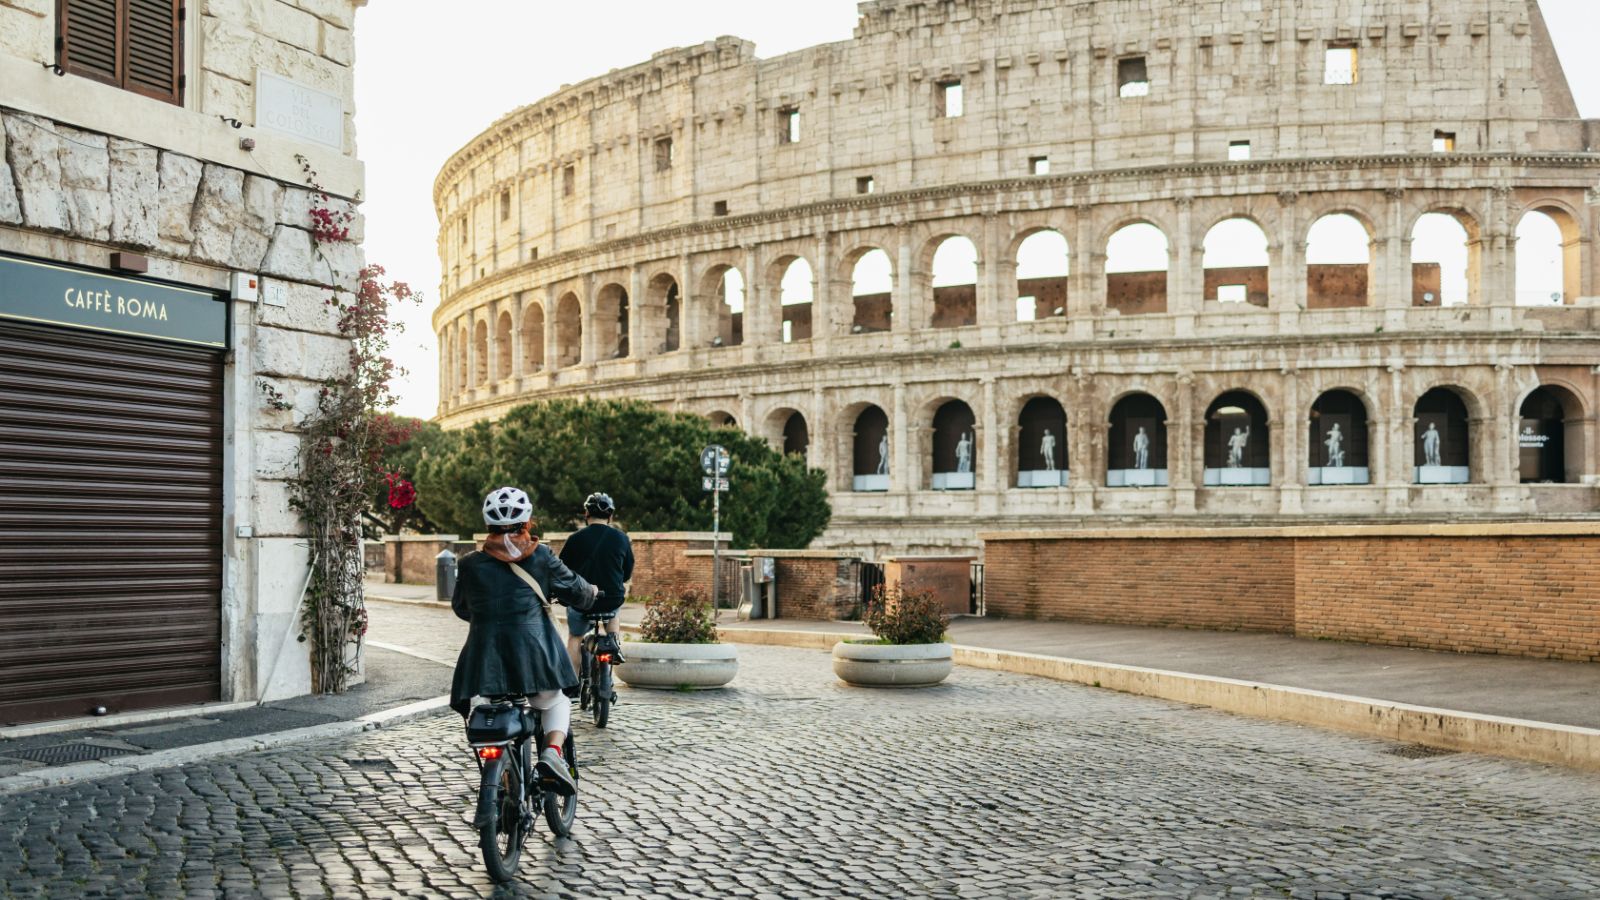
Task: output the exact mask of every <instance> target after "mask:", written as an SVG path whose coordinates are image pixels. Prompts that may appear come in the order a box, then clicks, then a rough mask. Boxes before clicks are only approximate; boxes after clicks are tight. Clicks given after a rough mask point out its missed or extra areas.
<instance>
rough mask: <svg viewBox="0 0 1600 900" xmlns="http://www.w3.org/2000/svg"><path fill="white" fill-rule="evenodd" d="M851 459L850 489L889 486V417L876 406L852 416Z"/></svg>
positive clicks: (870, 489)
mask: <svg viewBox="0 0 1600 900" xmlns="http://www.w3.org/2000/svg"><path fill="white" fill-rule="evenodd" d="M851 460H852V465H851V471H852V473H853V476H854V477H853V479H852V482H851V486H852V488H853V489H854V490H857V491H887V490H888V489H889V417H888V416H887V415H886V414H884V411H883V410H881V409H879V408H878V407H876V406H868V407H867V408H866V409H863V410H862V411H861V412H860V413H859V414H857V415H856V423H855V433H854V436H853V438H852V446H851Z"/></svg>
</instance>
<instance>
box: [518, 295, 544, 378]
mask: <svg viewBox="0 0 1600 900" xmlns="http://www.w3.org/2000/svg"><path fill="white" fill-rule="evenodd" d="M543 368H544V307H543V306H541V305H539V304H537V303H530V304H528V308H527V309H525V310H523V311H522V374H524V375H529V374H532V373H534V372H538V371H540V370H542V369H543Z"/></svg>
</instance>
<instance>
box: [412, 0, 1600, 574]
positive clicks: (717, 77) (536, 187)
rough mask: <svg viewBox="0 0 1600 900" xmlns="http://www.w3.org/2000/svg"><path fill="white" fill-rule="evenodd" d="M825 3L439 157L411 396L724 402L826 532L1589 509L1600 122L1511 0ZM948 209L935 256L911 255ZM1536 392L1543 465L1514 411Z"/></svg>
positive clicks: (898, 545)
mask: <svg viewBox="0 0 1600 900" xmlns="http://www.w3.org/2000/svg"><path fill="white" fill-rule="evenodd" d="M860 12H861V18H860V23H859V25H858V27H857V30H856V34H855V36H854V37H853V38H852V39H850V40H847V41H841V42H838V43H834V44H827V45H823V46H819V47H814V48H810V49H807V50H802V51H798V52H795V53H790V54H786V55H783V56H780V57H776V58H773V59H766V60H763V59H758V58H757V57H756V56H755V55H754V47H753V46H752V45H751V44H749V43H748V42H745V41H741V40H737V39H734V38H726V37H725V38H719V39H717V40H716V41H713V42H708V43H706V44H703V45H699V46H696V47H689V48H680V49H675V50H669V51H664V52H662V53H659V54H657V55H655V56H654V57H653V58H652V59H651V60H649V61H648V62H645V63H641V64H639V65H636V66H633V67H630V68H627V69H621V70H616V71H613V72H611V73H609V74H607V75H604V76H601V77H598V78H594V79H590V80H588V81H585V82H582V83H579V84H577V85H574V86H571V87H567V88H564V89H563V90H561V91H560V92H558V93H556V94H554V95H552V96H550V97H547V98H545V99H543V100H540V101H538V102H536V103H533V104H531V105H529V106H526V107H523V108H521V109H519V110H516V111H515V112H513V113H511V114H509V115H507V116H506V117H504V118H502V119H501V120H500V121H498V122H496V123H495V124H494V125H493V126H491V127H490V128H489V129H488V130H486V131H485V132H484V133H483V134H482V135H480V136H479V137H477V138H475V139H474V140H473V141H472V142H471V143H469V144H468V145H467V146H466V147H465V148H463V149H462V150H461V151H460V152H458V153H457V154H456V155H455V156H454V157H452V158H451V159H450V160H449V161H448V162H447V164H446V165H445V167H444V169H443V171H442V172H441V173H440V175H439V178H438V180H437V182H436V185H435V202H436V207H437V210H438V214H439V217H440V236H439V254H440V259H441V262H442V263H443V271H444V283H443V285H442V289H441V298H442V300H441V303H440V306H439V308H438V310H437V311H436V312H435V316H434V323H435V327H436V330H437V331H438V333H439V336H440V352H441V397H442V400H441V404H440V420H441V421H442V422H443V423H444V424H446V425H447V426H452V427H454V426H459V425H464V424H466V423H468V422H471V421H474V420H477V419H481V418H485V417H493V416H496V415H499V414H501V413H503V412H504V411H505V410H506V409H508V408H510V407H511V406H513V405H515V404H516V403H518V402H522V401H525V400H527V399H530V398H535V397H545V396H559V395H588V396H631V397H640V398H643V399H647V400H650V401H653V402H657V403H660V404H662V405H663V406H667V407H669V408H676V409H684V410H690V411H696V412H701V413H704V414H707V415H712V416H714V417H718V418H724V419H728V420H732V421H733V422H735V423H737V424H738V425H739V426H740V427H744V428H747V429H750V430H752V431H755V432H758V433H762V434H765V435H767V436H768V437H770V438H772V439H773V440H774V442H775V443H779V444H782V445H786V446H787V447H788V448H789V449H791V450H797V451H801V452H805V453H807V455H808V457H809V458H811V459H812V461H813V463H814V464H816V465H819V466H821V467H823V468H824V469H825V470H827V471H828V473H829V484H830V488H831V489H832V491H833V492H834V502H835V525H834V527H833V528H832V529H831V530H830V533H829V535H828V536H827V540H828V541H829V542H833V543H851V544H857V545H866V546H874V545H883V542H884V540H885V538H884V536H883V533H884V525H885V524H887V523H891V522H893V523H896V525H897V527H896V529H895V531H896V533H897V534H899V535H901V537H897V538H894V539H890V545H891V546H892V548H893V549H899V550H906V549H916V550H937V549H950V548H957V547H966V546H971V544H972V541H971V538H970V535H971V533H972V532H973V531H974V529H975V527H976V526H978V525H979V524H982V525H983V526H985V527H990V526H994V527H1005V526H1007V525H1025V524H1028V523H1033V522H1038V521H1040V520H1048V521H1049V522H1051V523H1056V524H1059V523H1061V522H1062V521H1064V520H1068V519H1076V518H1083V517H1094V518H1116V517H1124V518H1128V517H1152V516H1153V517H1164V516H1194V515H1214V516H1227V517H1251V518H1260V517H1263V516H1291V517H1305V516H1332V517H1342V518H1351V517H1358V518H1359V517H1385V516H1389V517H1418V516H1422V517H1427V516H1446V515H1480V516H1509V515H1530V514H1534V515H1548V516H1558V515H1573V514H1578V515H1587V514H1592V512H1593V511H1594V510H1595V508H1596V506H1597V494H1600V486H1597V485H1600V439H1597V435H1596V433H1595V431H1596V429H1595V424H1594V423H1595V413H1594V402H1595V399H1596V398H1600V370H1597V368H1596V365H1595V364H1596V363H1600V341H1597V340H1596V332H1595V329H1596V326H1597V324H1600V323H1597V317H1596V312H1595V311H1596V308H1597V306H1600V304H1597V302H1596V300H1595V294H1596V293H1600V288H1597V287H1596V286H1597V285H1600V260H1597V258H1596V256H1597V254H1595V253H1594V252H1592V246H1593V245H1592V241H1593V235H1594V234H1595V232H1596V231H1597V230H1600V155H1597V154H1596V153H1594V152H1593V149H1594V147H1595V146H1596V144H1600V123H1597V122H1595V121H1584V120H1581V119H1579V118H1578V115H1577V112H1576V108H1575V106H1574V104H1573V101H1572V97H1571V94H1570V91H1569V90H1568V87H1567V85H1566V82H1565V79H1564V77H1563V75H1562V72H1561V68H1560V65H1559V62H1558V61H1557V59H1556V57H1555V54H1554V51H1553V48H1552V45H1551V43H1550V40H1549V35H1548V34H1547V32H1546V30H1545V26H1544V23H1543V20H1542V19H1541V17H1540V15H1539V11H1538V7H1537V4H1536V3H1534V2H1532V0H1459V2H1448V3H1440V2H1420V0H1391V2H1355V0H1349V2H1328V3H1318V4H1301V3H1291V2H1279V3H1274V2H1219V0H1212V2H1195V3H1186V4H1172V3H1158V2H1153V0H1144V2H1134V0H1095V2H1067V0H995V2H943V3H929V4H924V3H910V2H903V0H874V2H866V3H862V4H860ZM1530 219H1537V220H1538V221H1537V222H1535V223H1534V224H1535V225H1541V224H1542V225H1543V227H1545V228H1546V229H1547V233H1539V234H1543V235H1544V236H1543V237H1538V238H1537V240H1536V233H1535V232H1534V231H1528V232H1526V233H1524V230H1523V229H1524V227H1525V226H1527V223H1528V222H1529V221H1530ZM1330 223H1332V224H1330ZM1335 225H1337V226H1339V227H1341V228H1344V229H1346V230H1347V231H1350V230H1352V229H1354V232H1353V233H1354V234H1356V237H1355V238H1354V239H1353V241H1354V243H1353V244H1350V243H1349V240H1348V239H1347V244H1348V245H1349V246H1354V247H1355V248H1356V249H1355V251H1354V253H1353V255H1351V253H1350V251H1348V250H1347V251H1345V253H1346V255H1345V256H1340V255H1338V254H1333V255H1331V256H1330V254H1329V252H1328V251H1327V249H1326V248H1327V246H1329V245H1328V244H1326V243H1324V242H1325V240H1326V238H1327V235H1328V234H1330V233H1332V232H1333V231H1335V230H1337V229H1335V227H1334V226H1335ZM1424 225H1426V226H1428V228H1430V229H1438V228H1443V229H1445V230H1446V231H1449V232H1450V233H1453V234H1459V235H1460V237H1459V239H1456V240H1455V241H1454V244H1450V242H1449V241H1446V244H1447V245H1449V246H1451V247H1453V248H1454V249H1452V251H1451V252H1452V253H1454V252H1455V251H1456V250H1459V261H1457V257H1456V256H1448V255H1447V256H1428V254H1429V253H1430V252H1433V251H1432V250H1431V249H1428V248H1433V247H1435V246H1439V244H1438V242H1437V241H1432V242H1431V243H1430V240H1431V239H1430V238H1428V237H1427V236H1426V235H1424V233H1423V232H1424V228H1423V226H1424ZM1130 226H1133V227H1132V228H1130ZM1452 229H1453V231H1451V230H1452ZM1363 232H1364V234H1363ZM1041 234H1043V235H1046V236H1048V237H1049V239H1050V240H1051V241H1055V242H1056V243H1055V244H1052V245H1051V246H1053V247H1058V248H1059V249H1058V250H1055V251H1053V252H1054V253H1055V256H1054V257H1053V259H1054V260H1055V261H1054V262H1052V263H1050V264H1049V265H1048V266H1046V269H1047V270H1040V271H1035V269H1037V268H1038V264H1037V262H1036V260H1037V258H1038V254H1037V253H1034V254H1033V255H1032V256H1030V255H1029V253H1028V243H1025V241H1027V242H1030V243H1031V241H1030V239H1031V238H1034V237H1035V236H1038V235H1041ZM1135 234H1137V235H1138V236H1140V237H1142V238H1143V239H1144V240H1145V241H1146V245H1145V246H1146V248H1147V249H1146V251H1145V252H1144V253H1143V256H1142V257H1141V256H1140V255H1139V254H1137V253H1135V254H1133V255H1132V256H1127V251H1125V250H1124V249H1123V245H1122V244H1121V243H1119V242H1123V241H1125V239H1128V236H1129V235H1135ZM1347 238H1348V235H1347ZM1519 238H1525V239H1519ZM1538 240H1543V241H1545V242H1546V244H1547V245H1548V247H1549V252H1550V255H1551V258H1552V259H1553V260H1554V263H1553V265H1554V274H1553V275H1552V276H1550V278H1551V279H1553V280H1547V281H1542V282H1540V281H1532V280H1530V278H1531V277H1532V276H1531V273H1532V271H1533V267H1532V265H1531V264H1530V263H1529V260H1532V259H1534V257H1532V256H1529V255H1528V253H1527V251H1529V250H1530V248H1532V247H1534V246H1535V245H1536V244H1537V242H1538ZM1151 241H1153V242H1154V243H1150V242H1151ZM951 246H956V247H957V250H958V251H959V250H960V248H961V247H965V248H966V250H965V252H966V253H967V254H968V255H967V256H966V257H964V258H963V260H964V261H963V262H961V263H960V264H959V265H958V266H957V269H958V270H961V266H966V269H965V270H964V271H968V272H969V273H970V274H969V275H967V276H965V277H957V278H955V279H951V278H949V277H948V276H946V275H943V274H941V273H940V271H938V270H940V269H941V267H942V266H944V265H945V264H944V263H941V264H940V265H936V264H935V260H936V258H938V257H940V256H941V255H943V254H945V253H946V252H947V250H948V249H949V248H950V247H951ZM1151 246H1153V247H1155V248H1156V251H1155V252H1156V256H1155V257H1151V254H1150V251H1149V250H1148V248H1149V247H1151ZM876 251H881V252H876ZM958 255H959V254H958ZM1125 256H1126V258H1121V257H1125ZM869 262H870V264H871V267H873V268H874V269H875V270H877V269H881V272H880V273H879V275H878V276H877V280H876V281H874V282H873V284H872V286H866V285H867V280H866V279H865V278H864V277H863V275H862V271H863V269H864V268H867V267H868V263H869ZM1519 262H1521V263H1522V264H1523V267H1522V270H1521V271H1519ZM1458 270H1459V271H1458ZM1535 301H1539V302H1537V305H1535ZM1552 301H1553V302H1552ZM1435 389H1443V392H1444V393H1442V394H1441V393H1440V392H1439V391H1438V390H1435ZM1330 392H1333V393H1336V394H1338V395H1339V396H1338V397H1337V398H1334V399H1333V400H1329V396H1330ZM1446 394H1448V395H1449V396H1448V397H1446V396H1445V395H1446ZM1235 395H1237V396H1235ZM1130 398H1131V399H1130ZM1452 398H1453V399H1452ZM1552 398H1553V399H1552ZM1034 400H1039V401H1041V403H1043V402H1044V401H1048V402H1049V404H1054V406H1050V407H1049V408H1048V409H1045V407H1044V406H1041V405H1040V403H1033V402H1032V401H1034ZM1147 401H1148V402H1147ZM1325 401H1326V402H1325ZM952 402H954V403H956V404H957V405H959V407H960V409H958V410H955V412H952V411H951V410H952V407H951V406H950V404H951V403H952ZM1129 403H1132V404H1133V406H1132V407H1130V406H1129V405H1128V404H1129ZM1552 403H1554V406H1550V404H1552ZM1330 404H1331V405H1330ZM1352 404H1353V405H1352ZM1134 407H1137V408H1134ZM1445 407H1449V409H1448V410H1447V409H1445ZM1534 407H1538V408H1539V409H1544V410H1545V411H1544V412H1543V413H1539V414H1538V415H1533V414H1532V413H1531V412H1530V410H1532V411H1533V412H1538V410H1537V409H1534ZM1547 407H1548V408H1547ZM1041 409H1043V410H1044V411H1043V412H1041ZM1551 409H1555V410H1556V412H1550V410H1551ZM874 410H875V411H876V412H874ZM1130 410H1131V411H1130ZM796 413H798V414H799V418H798V419H795V418H794V415H795V414H796ZM1352 416H1354V418H1351V417H1352ZM863 417H865V418H863ZM1041 417H1042V418H1041ZM1230 417H1231V418H1230ZM1541 417H1542V418H1541ZM1552 417H1553V418H1552ZM866 419H870V420H871V421H870V422H866V421H865V420H866ZM1334 420H1337V421H1340V422H1343V423H1344V426H1343V427H1344V429H1345V430H1343V431H1341V432H1340V436H1339V438H1338V440H1337V441H1335V442H1334V443H1333V444H1329V443H1328V439H1327V434H1328V432H1327V430H1326V429H1327V423H1328V422H1330V421H1334ZM1135 421H1137V422H1142V423H1144V424H1143V425H1142V426H1140V425H1135V424H1133V423H1134V422H1135ZM1538 421H1544V422H1554V423H1556V424H1555V425H1554V426H1552V427H1553V428H1554V429H1555V430H1558V431H1560V432H1561V434H1562V438H1561V439H1560V440H1559V441H1556V442H1555V444H1554V446H1556V447H1557V448H1558V450H1557V451H1555V452H1556V456H1555V457H1553V458H1552V459H1553V461H1552V459H1545V458H1544V457H1539V459H1537V460H1536V459H1533V457H1531V456H1530V455H1529V452H1528V451H1529V449H1530V445H1529V444H1528V442H1527V441H1526V440H1525V439H1521V438H1519V435H1520V434H1521V431H1522V429H1523V427H1524V423H1525V422H1538ZM796 422H798V424H795V423H796ZM1318 422H1321V423H1322V425H1321V426H1319V425H1318V424H1317V423H1318ZM864 423H865V424H864ZM1041 423H1047V424H1041ZM1428 423H1434V424H1435V425H1436V426H1438V427H1437V428H1436V429H1435V430H1439V433H1440V434H1445V437H1444V439H1443V440H1442V442H1441V439H1440V438H1439V437H1438V436H1429V433H1428V432H1429V427H1428ZM1047 425H1049V426H1050V427H1047ZM1235 426H1237V427H1235ZM1319 427H1321V428H1323V430H1322V431H1318V430H1317V429H1318V428H1319ZM1530 427H1531V426H1530ZM1139 428H1143V429H1144V431H1143V432H1141V431H1139V430H1137V429H1139ZM1440 429H1442V430H1440ZM1045 431H1049V432H1050V434H1051V437H1050V438H1049V439H1048V440H1045V439H1044V438H1042V434H1043V433H1044V432H1045ZM1357 431H1359V434H1357ZM1235 433H1238V434H1243V435H1244V437H1243V439H1242V440H1240V441H1238V442H1235V443H1230V440H1231V436H1232V435H1233V434H1235ZM1140 435H1143V437H1140ZM1346 436H1349V437H1348V440H1349V443H1348V444H1345V443H1340V442H1341V441H1344V440H1346ZM1150 437H1155V438H1156V439H1157V440H1156V442H1155V443H1154V444H1153V445H1151V444H1149V440H1148V439H1149V438H1150ZM1140 440H1143V441H1144V442H1145V443H1146V446H1144V447H1143V451H1144V458H1143V462H1142V464H1141V463H1140V461H1139V460H1138V459H1135V458H1134V457H1132V456H1130V454H1131V453H1133V452H1134V450H1133V447H1134V445H1135V443H1136V442H1138V441H1140ZM1519 441H1520V443H1519ZM1047 445H1048V446H1049V447H1050V458H1049V459H1046V458H1045V456H1044V450H1043V449H1042V448H1043V447H1045V446H1047ZM1358 445H1359V446H1358ZM1429 447H1431V448H1432V449H1431V451H1430V450H1429V449H1428V448H1429ZM1319 448H1320V449H1319ZM1441 448H1443V450H1442V451H1441ZM1358 450H1359V460H1360V462H1361V463H1362V464H1361V465H1354V464H1350V465H1340V466H1330V465H1329V464H1328V463H1329V462H1330V459H1326V458H1325V459H1317V458H1316V454H1317V453H1322V454H1323V455H1324V456H1326V455H1327V454H1330V453H1334V452H1335V451H1340V452H1348V453H1350V454H1352V455H1354V454H1356V453H1357V451H1358ZM1430 452H1431V453H1432V456H1428V454H1429V453H1430ZM1540 452H1545V451H1540ZM1535 455H1537V454H1535ZM1547 455H1548V454H1547ZM1169 456H1170V464H1168V457H1169ZM1446 456H1449V457H1451V459H1449V460H1446V459H1444V457H1446ZM1157 457H1158V458H1159V459H1158V460H1156V461H1159V462H1161V463H1162V466H1160V467H1158V466H1155V465H1152V464H1151V463H1152V460H1153V459H1155V458H1157ZM1413 457H1415V459H1413ZM1338 459H1339V460H1341V461H1342V460H1343V456H1340V457H1338ZM1541 460H1542V461H1541ZM1291 461H1292V462H1291ZM1413 463H1414V465H1413ZM1457 463H1459V465H1458V464H1457ZM1540 466H1543V467H1544V468H1543V469H1542V470H1540V469H1539V467H1540ZM1157 469H1159V470H1160V474H1159V475H1156V474H1155V472H1156V470H1157ZM1229 469H1234V470H1239V471H1231V472H1230V471H1224V470H1229ZM1329 469H1340V470H1344V469H1350V470H1351V471H1349V472H1344V471H1340V472H1330V471H1327V470H1329ZM1424 469H1427V471H1426V472H1425V471H1423V470H1424ZM1557 469H1559V470H1560V471H1559V473H1556V471H1555V470H1557ZM1357 470H1359V471H1357ZM1445 470H1449V471H1445ZM1524 470H1526V471H1524ZM1535 470H1538V471H1535ZM1057 473H1058V474H1057ZM1552 475H1554V476H1555V477H1550V476H1552ZM1540 476H1544V477H1540ZM1327 479H1331V481H1327ZM1546 482H1549V483H1546ZM1039 488H1053V490H1051V489H1045V490H1040V489H1039ZM1129 488H1136V489H1131V490H1130V489H1129Z"/></svg>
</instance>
